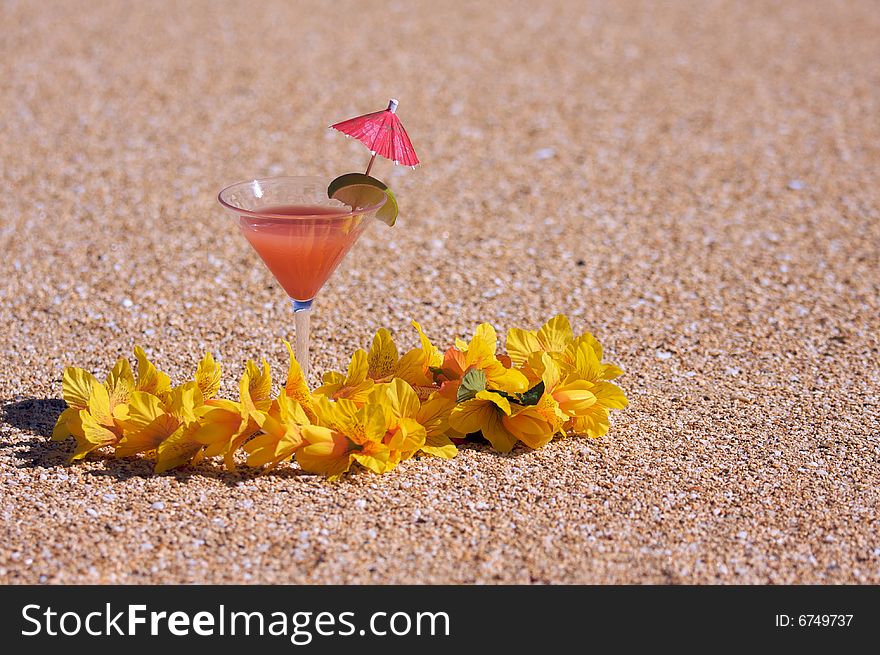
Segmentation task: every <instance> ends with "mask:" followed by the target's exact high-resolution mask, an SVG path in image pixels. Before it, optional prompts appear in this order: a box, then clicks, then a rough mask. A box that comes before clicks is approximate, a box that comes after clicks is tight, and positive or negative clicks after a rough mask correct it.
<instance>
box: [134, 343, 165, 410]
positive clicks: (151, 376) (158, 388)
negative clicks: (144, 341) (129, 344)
mask: <svg viewBox="0 0 880 655" xmlns="http://www.w3.org/2000/svg"><path fill="white" fill-rule="evenodd" d="M134 356H135V357H136V358H137V363H138V366H137V384H136V385H135V391H144V392H146V393H149V394H153V395H154V396H158V397H159V398H162V399H164V398H166V397H167V395H168V393H169V392H170V391H171V378H169V377H168V376H167V375H166V374H165V373H163V372H162V371H159V370H157V369H156V367H155V366H154V365H153V363H152V362H150V360H149V359H147V353H145V352H144V349H143V348H141V347H140V346H135V347H134Z"/></svg>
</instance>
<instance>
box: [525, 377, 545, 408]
mask: <svg viewBox="0 0 880 655" xmlns="http://www.w3.org/2000/svg"><path fill="white" fill-rule="evenodd" d="M543 395H544V383H543V382H538V384H536V385H535V386H534V387H532V388H531V389H529V390H528V391H526V392H525V393H524V394H523V395H522V399H521V400H520V404H522V405H537V404H538V401H539V400H541V396H543Z"/></svg>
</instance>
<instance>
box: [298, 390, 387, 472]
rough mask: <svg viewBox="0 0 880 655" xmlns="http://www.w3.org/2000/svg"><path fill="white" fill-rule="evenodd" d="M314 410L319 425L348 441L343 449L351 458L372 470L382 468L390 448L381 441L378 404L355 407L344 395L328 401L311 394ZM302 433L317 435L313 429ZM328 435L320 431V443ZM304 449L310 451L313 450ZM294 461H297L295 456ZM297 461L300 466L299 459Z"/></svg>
mask: <svg viewBox="0 0 880 655" xmlns="http://www.w3.org/2000/svg"><path fill="white" fill-rule="evenodd" d="M315 411H316V413H317V415H318V422H319V423H320V424H321V425H323V426H324V427H327V428H329V429H330V430H331V431H332V432H335V433H338V434H341V435H343V436H345V437H346V438H347V439H348V440H349V441H351V442H352V445H351V447H350V448H348V449H346V452H349V451H350V452H349V455H350V457H351V458H353V459H354V460H356V461H357V462H358V463H359V464H361V466H364V467H365V468H368V469H370V470H371V471H373V472H374V473H384V472H385V471H386V469H387V467H388V462H389V459H390V457H391V449H390V448H389V447H388V446H387V445H385V444H384V443H383V442H382V440H383V438H384V437H385V432H386V429H385V412H384V410H383V409H382V407H380V406H378V405H363V406H362V407H358V406H357V405H356V404H355V403H354V402H352V401H351V400H348V399H346V398H342V399H340V400H337V401H335V402H331V401H329V400H327V398H325V397H322V396H318V397H316V398H315ZM305 434H306V437H307V440H308V437H309V435H311V436H312V437H313V438H315V439H318V438H319V437H320V436H321V435H319V434H318V433H317V432H314V431H311V432H307V433H305ZM328 438H331V437H330V435H327V434H326V433H324V438H323V441H322V443H325V444H326V443H327V439H328ZM332 441H333V442H334V443H336V442H337V441H338V437H335V436H333V437H332ZM309 443H311V442H309ZM325 447H326V446H325ZM340 448H341V447H340ZM304 450H307V452H308V453H309V454H314V450H309V449H304ZM334 452H335V451H334ZM297 461H298V462H299V461H300V458H299V456H297ZM300 465H301V466H302V463H300Z"/></svg>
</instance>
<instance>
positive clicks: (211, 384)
mask: <svg viewBox="0 0 880 655" xmlns="http://www.w3.org/2000/svg"><path fill="white" fill-rule="evenodd" d="M195 382H196V384H197V385H198V386H199V390H200V391H201V392H202V397H203V398H204V399H205V400H210V399H211V398H213V397H214V396H215V395H216V394H217V392H218V391H219V390H220V364H217V363H216V362H215V361H214V356H213V355H212V354H211V353H205V356H204V357H203V358H202V361H200V362H199V366H198V368H197V369H196V379H195ZM269 384H270V385H271V381H270V383H269Z"/></svg>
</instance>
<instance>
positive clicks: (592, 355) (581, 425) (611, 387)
mask: <svg viewBox="0 0 880 655" xmlns="http://www.w3.org/2000/svg"><path fill="white" fill-rule="evenodd" d="M569 354H570V359H572V360H573V361H574V364H573V371H572V373H571V374H570V375H569V376H568V377H567V378H566V381H565V382H566V385H572V384H575V383H576V382H577V381H578V380H580V381H585V382H588V383H590V386H589V388H588V390H589V392H590V393H591V394H593V396H594V397H595V399H596V400H595V402H594V403H592V404H585V403H581V404H579V406H578V410H579V411H571V412H569V414H570V416H571V418H570V419H569V420H568V421H567V422H566V428H568V429H569V430H571V431H573V432H575V433H577V434H586V435H587V436H589V437H593V438H598V437H601V436H602V435H604V434H605V433H606V432H608V428H609V421H608V414H609V410H611V409H623V408H624V407H626V406H627V404H628V401H627V399H626V395H625V394H624V393H623V391H622V390H621V389H620V387H618V386H617V385H616V384H613V383H611V382H608V381H607V379H606V377H607V376H608V375H614V377H617V375H616V373H617V371H619V370H620V369H617V367H613V368H614V369H616V370H612V369H609V368H607V367H606V365H603V364H602V363H601V362H600V360H599V356H600V355H598V354H597V352H596V350H595V348H594V346H593V345H592V344H591V343H590V342H589V341H588V340H582V341H580V342H579V343H578V344H577V345H576V346H575V347H574V348H573V349H572V351H571V352H570V353H569Z"/></svg>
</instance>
